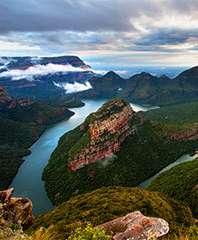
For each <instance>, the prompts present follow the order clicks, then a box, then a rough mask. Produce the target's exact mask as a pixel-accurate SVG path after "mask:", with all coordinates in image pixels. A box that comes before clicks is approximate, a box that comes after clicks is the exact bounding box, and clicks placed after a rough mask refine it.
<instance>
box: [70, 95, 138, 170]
mask: <svg viewBox="0 0 198 240" xmlns="http://www.w3.org/2000/svg"><path fill="white" fill-rule="evenodd" d="M133 116H134V111H133V110H132V108H131V107H130V105H129V104H127V103H126V102H125V101H123V100H119V99H116V100H112V101H110V102H109V103H108V104H106V105H104V106H103V108H101V109H100V110H99V111H98V112H96V113H94V114H93V115H92V116H91V121H90V122H89V123H88V126H85V125H86V123H85V124H84V125H82V126H81V130H83V131H84V128H87V131H86V134H87V135H86V138H88V139H87V140H88V141H87V144H86V146H83V147H82V148H81V149H80V150H78V152H77V153H76V154H74V155H73V156H71V157H70V162H69V164H68V168H69V169H70V170H71V171H76V170H77V169H79V168H82V167H83V166H85V165H88V164H90V163H94V162H96V161H97V160H104V159H106V158H111V157H113V155H114V153H116V152H118V151H119V150H120V146H121V144H122V142H123V141H124V140H125V139H126V137H127V136H128V135H130V134H132V133H133V131H135V130H134V129H131V128H130V121H131V119H132V117H133ZM84 137H85V135H83V138H84ZM71 155H72V151H71Z"/></svg>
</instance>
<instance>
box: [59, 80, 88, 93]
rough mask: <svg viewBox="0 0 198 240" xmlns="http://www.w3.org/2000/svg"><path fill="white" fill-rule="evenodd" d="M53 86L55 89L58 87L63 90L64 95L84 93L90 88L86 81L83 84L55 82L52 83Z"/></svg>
mask: <svg viewBox="0 0 198 240" xmlns="http://www.w3.org/2000/svg"><path fill="white" fill-rule="evenodd" d="M54 85H55V86H56V87H60V88H63V89H65V92H66V93H75V92H83V91H86V90H88V89H91V88H92V86H91V84H90V82H89V81H86V82H85V83H78V82H74V83H56V82H54Z"/></svg>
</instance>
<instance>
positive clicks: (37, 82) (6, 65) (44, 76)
mask: <svg viewBox="0 0 198 240" xmlns="http://www.w3.org/2000/svg"><path fill="white" fill-rule="evenodd" d="M93 76H94V73H93V72H92V70H91V68H90V66H88V65H86V64H85V63H84V62H83V61H82V60H81V59H80V58H78V57H76V56H60V57H1V58H0V85H2V86H3V87H4V88H6V89H7V91H8V93H9V94H10V95H12V96H15V97H28V98H32V99H45V98H54V97H58V96H61V95H65V92H67V91H68V92H71V91H70V89H71V87H72V86H73V84H76V83H79V84H81V85H80V86H81V88H82V87H83V86H84V84H85V83H86V81H87V80H88V79H90V78H91V77H93ZM66 83H70V84H71V85H68V86H67V85H65V84H66ZM78 87H79V86H78ZM84 88H85V89H86V85H85V86H84ZM72 90H73V89H72ZM73 91H77V89H74V90H73Z"/></svg>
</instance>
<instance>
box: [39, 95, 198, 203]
mask: <svg viewBox="0 0 198 240" xmlns="http://www.w3.org/2000/svg"><path fill="white" fill-rule="evenodd" d="M196 146H197V140H196V139H181V140H179V141H178V140H176V139H172V138H170V137H169V136H167V134H166V132H164V130H163V129H162V128H161V125H160V123H158V122H153V121H150V120H147V119H144V116H143V115H142V114H136V113H135V112H134V111H133V110H132V109H131V107H130V105H129V104H128V103H127V102H125V101H123V100H120V99H115V100H112V101H109V102H107V103H106V104H104V105H103V106H102V107H101V108H100V109H99V110H98V111H97V112H96V113H93V114H91V115H89V116H88V117H87V119H86V120H85V121H84V123H83V124H81V125H80V126H78V127H77V128H75V129H74V130H72V131H70V132H68V133H66V134H65V135H63V136H62V137H61V139H60V141H59V144H58V146H57V148H56V149H55V151H54V152H53V154H52V155H51V158H50V160H49V163H48V165H47V166H46V168H45V170H44V173H43V179H44V181H45V187H46V190H47V193H48V196H49V198H50V199H51V201H52V202H53V203H54V204H59V203H61V202H63V201H65V200H67V199H69V198H70V197H71V196H73V195H76V194H80V193H85V192H89V191H91V190H94V189H97V188H99V187H102V186H112V185H118V186H137V185H138V184H140V183H141V182H142V181H144V180H146V179H147V178H149V177H151V176H153V175H155V174H156V173H157V172H158V171H159V170H161V169H162V168H164V167H165V166H167V165H168V164H170V163H172V162H174V161H175V160H177V159H178V158H179V157H180V156H181V155H183V154H185V153H191V152H193V151H194V150H195V148H196Z"/></svg>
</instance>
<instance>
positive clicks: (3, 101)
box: [0, 86, 33, 110]
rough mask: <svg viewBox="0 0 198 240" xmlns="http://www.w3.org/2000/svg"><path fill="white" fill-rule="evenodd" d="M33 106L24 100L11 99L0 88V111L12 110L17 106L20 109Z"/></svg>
mask: <svg viewBox="0 0 198 240" xmlns="http://www.w3.org/2000/svg"><path fill="white" fill-rule="evenodd" d="M31 104H33V102H32V101H30V100H29V99H25V98H20V99H15V98H12V97H11V96H10V95H9V94H8V93H7V92H6V90H5V89H4V88H3V87H2V86H0V110H3V109H13V108H16V107H17V106H20V107H27V106H29V105H31Z"/></svg>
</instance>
